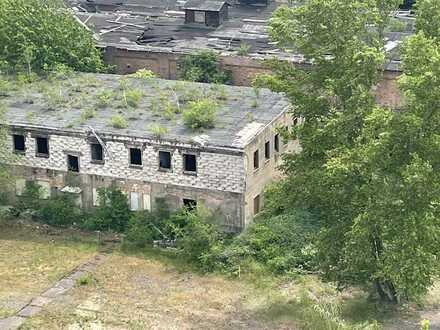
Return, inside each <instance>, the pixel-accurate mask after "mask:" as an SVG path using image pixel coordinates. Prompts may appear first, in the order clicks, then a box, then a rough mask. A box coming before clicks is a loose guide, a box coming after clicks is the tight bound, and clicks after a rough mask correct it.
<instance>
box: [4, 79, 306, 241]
mask: <svg viewBox="0 0 440 330" xmlns="http://www.w3.org/2000/svg"><path fill="white" fill-rule="evenodd" d="M200 100H204V101H205V102H211V103H210V104H211V105H212V106H213V107H215V119H214V123H213V124H212V125H210V126H209V128H204V129H198V130H194V129H192V128H190V127H189V126H187V125H186V124H185V122H184V121H183V119H182V117H183V115H182V112H183V114H185V109H186V108H187V106H189V105H191V104H194V102H200ZM2 101H3V103H4V104H5V106H6V112H7V113H6V118H7V125H8V127H9V135H8V136H9V145H10V147H11V151H12V153H11V155H9V156H7V158H6V159H7V161H8V162H9V163H10V164H11V167H12V168H13V173H14V177H15V178H17V180H16V185H15V193H16V195H20V194H22V192H23V189H24V187H25V185H26V182H29V181H33V182H37V183H38V184H39V185H40V186H42V187H43V191H44V194H43V196H42V197H43V198H48V197H49V196H51V195H56V194H59V193H62V192H68V193H73V194H76V196H77V202H78V204H80V205H82V206H83V207H86V208H92V207H93V206H96V205H97V203H98V199H97V189H99V188H102V187H108V186H110V185H111V184H116V185H117V186H118V187H119V188H120V189H121V190H122V191H123V192H124V193H126V194H127V198H128V201H129V204H130V207H131V209H132V210H151V209H154V208H155V205H156V204H157V203H158V202H159V201H164V202H166V203H167V204H168V205H169V207H171V208H179V207H182V206H184V205H188V206H192V205H194V204H197V203H203V204H204V205H205V206H206V207H208V208H209V209H211V210H214V211H218V212H219V214H221V215H222V219H223V223H222V225H223V226H224V228H225V229H226V230H228V231H234V232H236V231H239V230H241V229H242V228H243V227H245V226H246V224H248V223H249V222H250V221H252V218H253V217H254V216H255V215H256V214H257V213H258V212H259V211H260V208H261V207H262V205H263V203H264V201H263V198H262V192H263V189H264V187H265V186H266V185H267V184H268V183H269V182H271V181H272V180H274V179H275V178H276V177H277V176H278V175H279V173H278V171H277V168H278V165H279V164H280V162H281V161H282V160H281V157H280V156H281V154H282V153H283V152H286V151H294V150H296V149H297V148H299V146H298V144H297V142H296V141H289V142H286V141H283V139H282V138H281V135H280V133H279V128H280V127H286V126H289V125H294V124H295V121H293V120H292V119H291V115H290V114H289V113H288V111H289V103H288V102H287V100H286V99H285V98H284V96H283V95H281V94H277V93H273V92H271V91H269V90H266V89H259V90H256V89H253V88H249V87H234V86H223V85H209V84H198V83H187V82H176V81H170V80H161V79H151V78H150V79H146V78H134V77H127V76H118V75H104V74H102V75H95V74H77V75H74V76H72V77H69V78H67V79H66V78H58V79H56V80H51V81H50V82H49V81H39V82H36V83H33V84H32V85H31V86H29V87H28V86H26V87H25V90H23V89H20V88H18V89H17V90H16V91H11V92H8V95H7V96H5V97H3V100H2ZM191 102H193V103H191Z"/></svg>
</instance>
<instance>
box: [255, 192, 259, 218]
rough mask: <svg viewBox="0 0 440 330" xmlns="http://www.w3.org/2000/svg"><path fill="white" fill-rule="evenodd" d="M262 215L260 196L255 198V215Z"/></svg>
mask: <svg viewBox="0 0 440 330" xmlns="http://www.w3.org/2000/svg"><path fill="white" fill-rule="evenodd" d="M258 213H260V195H258V196H256V197H255V198H254V215H257V214H258Z"/></svg>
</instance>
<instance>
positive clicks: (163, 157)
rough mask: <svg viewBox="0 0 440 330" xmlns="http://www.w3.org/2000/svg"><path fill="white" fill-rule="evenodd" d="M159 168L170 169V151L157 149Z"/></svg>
mask: <svg viewBox="0 0 440 330" xmlns="http://www.w3.org/2000/svg"><path fill="white" fill-rule="evenodd" d="M159 168H161V169H166V170H170V169H171V152H169V151H159Z"/></svg>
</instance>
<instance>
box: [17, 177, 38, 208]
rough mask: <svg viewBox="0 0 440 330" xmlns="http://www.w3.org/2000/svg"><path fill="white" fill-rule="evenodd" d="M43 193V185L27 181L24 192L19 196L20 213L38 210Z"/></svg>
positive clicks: (18, 206)
mask: <svg viewBox="0 0 440 330" xmlns="http://www.w3.org/2000/svg"><path fill="white" fill-rule="evenodd" d="M41 195H42V187H41V186H40V185H39V184H37V183H35V182H33V181H27V182H26V186H25V188H24V190H23V193H22V194H21V196H19V197H18V203H17V209H18V211H19V212H18V213H20V212H22V211H26V210H33V211H36V210H38V209H39V207H40V202H41V200H40V198H41Z"/></svg>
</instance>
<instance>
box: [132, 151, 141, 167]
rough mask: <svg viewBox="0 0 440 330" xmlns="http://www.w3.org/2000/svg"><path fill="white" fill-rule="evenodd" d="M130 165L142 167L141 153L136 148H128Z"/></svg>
mask: <svg viewBox="0 0 440 330" xmlns="http://www.w3.org/2000/svg"><path fill="white" fill-rule="evenodd" d="M130 164H131V165H136V166H142V151H141V149H138V148H130Z"/></svg>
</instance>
